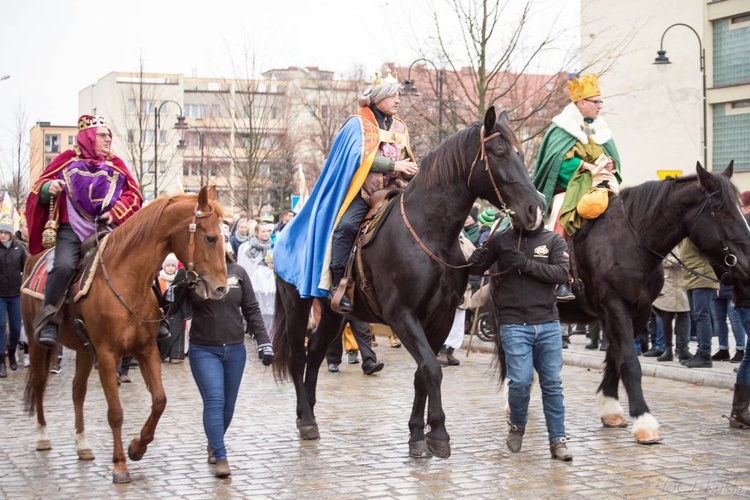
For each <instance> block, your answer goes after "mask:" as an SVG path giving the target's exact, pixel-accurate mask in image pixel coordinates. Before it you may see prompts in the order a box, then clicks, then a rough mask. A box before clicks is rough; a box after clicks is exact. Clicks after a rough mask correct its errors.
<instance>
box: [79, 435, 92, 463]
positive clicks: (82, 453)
mask: <svg viewBox="0 0 750 500" xmlns="http://www.w3.org/2000/svg"><path fill="white" fill-rule="evenodd" d="M76 451H77V452H78V460H93V459H94V452H93V451H91V446H89V441H88V439H86V434H84V433H83V432H81V433H78V434H76Z"/></svg>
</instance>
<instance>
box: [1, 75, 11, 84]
mask: <svg viewBox="0 0 750 500" xmlns="http://www.w3.org/2000/svg"><path fill="white" fill-rule="evenodd" d="M8 78H10V75H3V76H0V82H1V81H3V80H7V79H8Z"/></svg>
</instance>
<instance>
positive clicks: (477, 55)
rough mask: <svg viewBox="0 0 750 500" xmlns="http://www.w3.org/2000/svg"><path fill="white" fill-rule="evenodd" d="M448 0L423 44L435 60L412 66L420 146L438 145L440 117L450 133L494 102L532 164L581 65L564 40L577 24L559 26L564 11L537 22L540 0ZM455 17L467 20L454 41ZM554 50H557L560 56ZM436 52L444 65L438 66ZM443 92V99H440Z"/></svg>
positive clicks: (600, 65) (600, 64)
mask: <svg viewBox="0 0 750 500" xmlns="http://www.w3.org/2000/svg"><path fill="white" fill-rule="evenodd" d="M444 3H445V5H446V6H447V7H448V9H447V12H448V14H447V15H445V14H443V13H442V12H443V11H440V10H439V9H438V8H437V6H436V5H434V4H432V5H431V8H430V16H431V18H432V23H433V25H434V28H435V30H434V33H435V37H434V40H433V42H432V43H424V44H421V45H420V47H427V48H428V49H429V48H430V47H431V50H432V51H433V52H432V53H430V54H428V53H426V52H424V51H421V50H420V51H419V54H420V55H421V56H422V57H423V58H424V59H425V60H426V61H427V62H428V63H425V64H422V65H419V66H417V65H414V67H413V68H412V74H413V75H414V76H412V77H411V79H412V80H414V82H415V86H416V87H417V89H418V93H417V94H411V95H410V94H409V93H408V90H409V89H407V96H406V99H405V100H406V101H407V106H408V107H409V114H408V115H407V116H408V118H409V121H410V125H412V126H411V127H410V128H411V129H412V137H413V142H414V143H415V147H416V148H417V149H418V150H421V151H424V150H425V149H430V148H433V147H435V146H436V145H437V142H438V141H437V139H436V136H437V135H438V133H437V132H438V118H442V124H443V130H442V132H443V134H442V135H443V137H445V136H447V135H449V134H451V133H453V132H454V131H456V130H458V129H460V128H463V127H465V126H466V125H467V124H469V123H472V122H474V121H476V120H477V119H479V118H480V117H482V116H483V115H484V113H485V111H486V110H487V109H488V108H489V107H490V106H492V105H495V106H500V107H501V108H503V109H505V110H506V111H507V112H508V114H509V116H510V118H511V122H512V125H513V128H514V131H515V132H516V136H517V137H518V138H519V140H520V141H521V142H522V144H523V148H524V153H525V155H526V158H527V160H528V161H527V163H528V162H529V161H531V159H532V158H533V157H534V156H535V154H536V150H537V149H538V144H539V142H540V141H541V136H542V135H543V133H544V131H545V129H546V128H547V127H548V126H549V123H550V120H551V119H552V117H553V116H554V115H556V114H557V113H559V111H560V110H561V109H562V108H563V107H564V106H565V104H566V103H567V102H568V101H567V95H566V92H565V85H566V82H567V80H568V77H569V74H570V71H571V68H573V67H575V65H576V64H577V61H576V57H577V53H578V52H577V51H576V50H574V49H573V47H568V48H560V45H561V44H562V43H563V42H564V41H565V40H566V39H570V40H573V38H571V33H570V30H571V28H570V27H563V28H560V27H559V26H561V25H562V24H564V23H559V22H558V18H555V19H552V20H551V21H550V22H548V23H546V24H545V26H547V27H546V28H545V27H540V26H539V25H538V24H534V23H533V17H534V15H533V14H534V11H533V9H532V6H533V5H534V3H535V2H534V0H527V1H526V2H525V3H524V4H523V5H522V6H520V10H516V11H513V10H512V8H511V7H518V6H519V4H518V3H517V2H510V1H505V2H502V3H500V2H496V1H493V0H444ZM536 3H539V2H536ZM559 15H560V14H558V17H559ZM455 23H458V26H459V27H460V29H459V30H458V31H459V32H460V33H461V38H460V40H459V43H453V40H451V39H450V38H449V36H448V33H449V32H450V31H451V30H449V29H448V27H449V26H450V25H451V24H453V25H454V26H455ZM630 39H632V38H630V37H629V36H628V37H626V38H625V39H624V40H623V43H622V44H619V45H618V46H617V48H616V49H615V50H613V51H610V52H609V53H602V55H601V57H599V58H597V59H596V60H595V61H592V63H591V65H592V66H596V67H597V70H598V71H599V72H600V74H601V73H603V72H606V69H607V68H608V67H610V66H611V64H612V63H613V62H614V61H615V60H616V58H617V57H618V56H619V54H620V53H622V51H623V50H625V48H626V47H627V44H628V40H630ZM575 41H576V42H577V41H578V38H577V37H576V38H575ZM456 46H458V47H460V48H458V49H457V48H456ZM552 51H556V52H557V54H556V57H554V58H552V57H551V54H550V53H551V52H552ZM431 54H434V59H435V60H436V61H438V64H439V65H440V68H438V67H436V66H434V65H435V63H434V62H432V60H431V59H430V58H429V56H430V55H431ZM551 61H552V62H551ZM429 63H432V64H429ZM586 69H587V68H581V70H586ZM415 70H416V71H415ZM406 72H408V70H407V69H406V68H401V69H399V73H401V74H402V76H405V74H406ZM440 92H441V93H442V99H438V98H437V97H438V95H439V93H440Z"/></svg>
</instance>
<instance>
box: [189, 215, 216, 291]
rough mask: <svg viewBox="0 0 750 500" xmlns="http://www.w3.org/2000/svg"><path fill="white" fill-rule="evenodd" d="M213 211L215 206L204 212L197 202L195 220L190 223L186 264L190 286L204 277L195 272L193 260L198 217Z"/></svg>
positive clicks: (200, 217)
mask: <svg viewBox="0 0 750 500" xmlns="http://www.w3.org/2000/svg"><path fill="white" fill-rule="evenodd" d="M213 213H214V209H213V208H212V209H211V211H210V212H204V211H203V210H200V209H199V208H198V203H197V202H196V204H195V210H193V220H192V221H191V222H190V224H189V225H188V231H190V240H189V241H188V262H187V266H186V267H187V271H186V273H185V281H186V282H187V283H188V285H190V286H194V285H196V284H197V283H198V281H199V280H201V279H202V278H201V277H200V275H199V274H198V273H196V272H195V262H193V257H194V256H195V231H196V230H197V229H198V219H202V218H203V217H208V216H209V215H212V214H213Z"/></svg>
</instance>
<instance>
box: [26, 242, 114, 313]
mask: <svg viewBox="0 0 750 500" xmlns="http://www.w3.org/2000/svg"><path fill="white" fill-rule="evenodd" d="M108 239H109V235H107V236H105V237H104V238H103V239H102V240H101V241H100V242H99V245H98V246H94V247H93V248H92V249H91V250H89V251H88V252H86V254H84V256H83V257H82V259H81V262H79V263H78V268H77V269H76V272H75V274H74V276H73V285H72V287H71V290H70V293H71V295H72V296H73V302H74V303H75V302H78V301H79V300H80V299H81V298H83V297H85V296H86V295H87V294H88V293H89V289H90V288H91V282H92V281H93V280H94V276H95V275H96V271H97V269H98V268H99V262H100V260H101V254H102V252H104V249H105V248H106V247H107V240H108ZM54 262H55V248H54V247H53V248H50V249H48V250H45V251H44V253H42V256H41V257H40V258H39V260H38V261H37V263H36V264H35V265H34V268H33V269H32V270H31V273H30V274H29V276H28V277H27V278H26V279H25V280H24V282H23V285H22V286H21V293H25V294H26V295H30V296H32V297H34V298H36V299H39V300H43V299H44V286H45V285H46V284H47V278H48V277H49V272H50V271H51V270H52V266H53V264H54Z"/></svg>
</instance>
